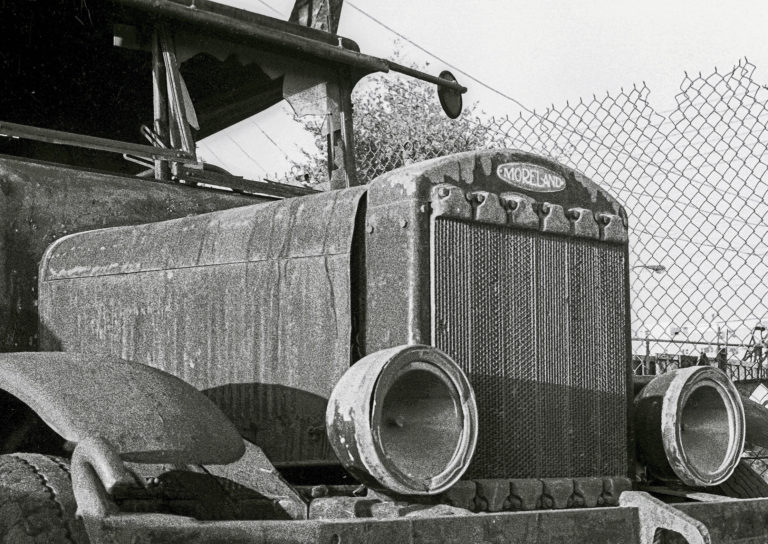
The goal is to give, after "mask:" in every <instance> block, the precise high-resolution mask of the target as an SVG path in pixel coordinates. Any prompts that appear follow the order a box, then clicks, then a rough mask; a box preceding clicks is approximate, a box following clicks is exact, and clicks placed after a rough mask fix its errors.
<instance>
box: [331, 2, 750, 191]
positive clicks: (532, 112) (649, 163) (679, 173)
mask: <svg viewBox="0 0 768 544" xmlns="http://www.w3.org/2000/svg"><path fill="white" fill-rule="evenodd" d="M346 5H349V6H351V7H352V8H353V9H355V10H357V11H358V12H360V13H361V14H363V15H364V16H366V17H368V18H369V19H371V20H372V21H373V22H375V23H376V24H378V25H379V26H381V27H383V28H385V29H386V30H388V31H389V32H391V33H392V34H394V35H395V36H398V37H399V38H401V39H403V40H405V41H407V42H408V43H409V44H411V45H412V46H413V47H415V48H416V49H418V50H419V51H422V52H424V53H426V54H427V55H429V56H431V57H432V58H434V59H436V60H438V61H440V62H442V63H444V64H446V65H447V66H450V67H451V68H453V69H454V70H455V71H457V72H459V73H462V74H464V75H465V76H466V77H468V78H469V79H471V80H472V81H474V82H475V83H477V84H479V85H481V86H483V87H485V88H486V89H488V90H490V91H492V92H494V93H496V94H497V95H499V96H501V97H502V98H505V99H507V100H509V101H510V102H513V103H514V104H516V105H517V106H519V107H520V108H521V109H522V110H523V111H525V112H527V113H528V114H530V115H533V116H534V117H537V118H539V119H540V120H542V121H545V122H547V123H551V124H552V125H553V126H555V127H556V128H559V129H560V130H565V131H568V132H570V133H572V134H576V135H577V136H579V137H581V138H582V139H584V140H586V141H589V142H593V143H597V144H598V145H599V146H602V147H604V148H606V149H609V150H611V151H613V152H614V153H617V154H623V155H626V156H627V157H629V158H630V159H632V160H634V161H636V162H638V163H644V164H646V165H647V166H655V167H656V168H658V169H659V170H660V171H662V172H665V173H667V174H673V173H674V174H677V176H678V177H685V173H684V172H682V171H680V170H679V169H678V168H675V167H673V168H671V169H666V168H663V167H661V166H660V165H658V164H657V163H655V162H654V161H653V160H650V161H648V160H645V159H643V158H642V157H635V156H634V155H632V154H631V153H629V152H627V151H626V150H624V149H619V150H617V149H616V148H614V147H613V146H612V145H610V144H607V143H605V142H603V141H602V140H600V139H597V138H593V137H590V136H587V135H585V134H583V133H581V132H579V131H578V130H576V129H573V128H571V127H570V126H563V125H560V124H558V123H556V122H555V121H553V120H551V119H547V118H546V117H544V116H542V115H541V114H539V113H536V111H535V110H531V109H530V108H528V107H527V106H525V105H524V104H523V103H522V102H520V101H519V100H517V99H516V98H514V97H512V96H510V95H508V94H506V93H504V92H502V91H500V90H498V89H496V88H494V87H492V86H490V85H488V84H487V83H484V82H483V81H480V80H479V79H477V78H476V77H474V76H473V75H471V74H469V73H467V72H465V71H464V70H462V69H461V68H458V67H457V66H455V65H454V64H452V63H450V62H448V61H447V60H445V59H444V58H442V57H439V56H438V55H435V54H434V53H432V52H431V51H429V50H428V49H426V48H424V47H422V46H421V45H419V44H417V43H416V42H414V41H413V40H411V39H410V38H408V37H407V36H405V35H404V34H401V33H400V32H398V31H397V30H395V29H394V28H392V27H391V26H389V25H387V24H386V23H384V22H382V21H380V20H379V19H377V18H376V17H374V16H373V15H371V14H370V13H368V12H367V11H365V10H364V9H362V8H360V7H358V6H357V5H355V4H354V3H353V2H350V1H349V0H347V3H346ZM686 179H687V178H686ZM689 181H690V182H692V183H696V184H698V185H708V186H711V187H712V188H713V189H715V190H716V191H718V192H721V193H723V194H733V193H732V192H729V191H728V190H722V189H720V188H718V187H716V186H715V185H713V184H711V183H709V182H706V181H698V180H694V179H690V180H689ZM747 200H751V199H747ZM755 202H757V200H755Z"/></svg>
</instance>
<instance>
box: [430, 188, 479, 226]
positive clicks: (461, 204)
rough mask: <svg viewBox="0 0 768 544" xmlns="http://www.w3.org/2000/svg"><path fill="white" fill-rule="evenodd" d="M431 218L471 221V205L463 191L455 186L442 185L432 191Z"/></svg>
mask: <svg viewBox="0 0 768 544" xmlns="http://www.w3.org/2000/svg"><path fill="white" fill-rule="evenodd" d="M431 200H432V210H433V212H432V216H433V217H440V216H446V217H451V218H454V219H471V218H472V205H471V204H470V203H469V201H468V200H467V198H466V196H464V191H462V190H461V189H460V188H459V187H456V186H455V185H450V184H448V183H442V184H440V185H437V186H435V187H434V188H433V189H432V199H431Z"/></svg>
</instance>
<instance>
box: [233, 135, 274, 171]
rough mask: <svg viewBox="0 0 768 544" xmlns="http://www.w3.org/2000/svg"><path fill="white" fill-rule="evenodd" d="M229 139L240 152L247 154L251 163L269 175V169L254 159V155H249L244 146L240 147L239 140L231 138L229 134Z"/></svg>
mask: <svg viewBox="0 0 768 544" xmlns="http://www.w3.org/2000/svg"><path fill="white" fill-rule="evenodd" d="M227 138H228V139H229V140H230V141H231V142H232V143H233V144H235V146H236V147H237V148H238V149H239V150H240V151H242V152H243V153H245V155H246V157H248V158H249V159H250V160H251V161H252V162H253V163H254V164H255V165H256V166H258V167H259V168H260V169H261V171H262V172H263V173H264V174H266V173H267V169H266V168H264V166H263V165H262V164H261V163H260V162H259V161H257V160H256V157H254V156H253V155H251V154H250V153H249V152H248V151H247V150H246V149H245V148H244V147H243V146H241V145H240V143H239V142H238V141H237V140H235V139H234V138H233V137H232V136H230V135H229V134H227Z"/></svg>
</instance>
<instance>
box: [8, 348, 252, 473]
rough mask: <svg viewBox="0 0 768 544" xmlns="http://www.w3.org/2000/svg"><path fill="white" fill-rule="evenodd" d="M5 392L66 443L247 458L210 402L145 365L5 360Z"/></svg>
mask: <svg viewBox="0 0 768 544" xmlns="http://www.w3.org/2000/svg"><path fill="white" fill-rule="evenodd" d="M0 389H3V390H5V391H7V392H9V393H11V394H12V395H14V396H15V397H17V398H18V399H20V400H22V401H23V402H25V403H26V404H28V405H29V406H30V407H31V408H32V409H33V410H34V411H35V412H36V413H37V414H38V415H39V416H40V417H41V418H42V419H43V420H44V421H45V422H46V423H48V425H50V426H51V428H52V429H53V430H55V431H56V432H58V433H59V434H60V435H61V436H62V437H64V438H65V439H67V440H70V441H72V442H75V443H78V442H81V441H82V440H84V439H86V438H89V437H100V438H103V439H106V440H108V441H109V442H110V443H111V444H112V445H113V446H114V447H115V448H116V450H117V452H118V453H119V454H121V457H122V458H123V459H125V460H130V461H139V462H146V463H153V462H165V463H180V464H209V463H215V464H224V463H231V462H233V461H236V460H237V459H239V458H240V457H241V456H242V455H243V453H244V452H245V447H244V445H243V440H242V438H240V436H239V435H238V433H237V430H236V429H235V428H234V426H233V425H232V423H231V422H230V421H228V420H227V418H226V417H225V416H224V414H222V413H221V412H220V411H219V410H218V409H217V408H216V407H215V406H214V405H213V404H212V403H211V401H210V400H208V399H207V398H206V397H205V396H204V395H202V394H200V393H199V392H198V391H196V390H195V389H194V388H193V387H191V386H190V385H188V384H186V383H184V382H183V381H182V380H179V379H178V378H175V377H174V376H171V375H169V374H166V373H164V372H158V371H157V370H155V369H153V368H150V367H148V366H146V365H140V364H135V363H130V362H128V361H124V360H121V359H117V358H114V357H99V356H94V355H87V354H81V353H73V354H70V353H40V352H35V353H8V354H0Z"/></svg>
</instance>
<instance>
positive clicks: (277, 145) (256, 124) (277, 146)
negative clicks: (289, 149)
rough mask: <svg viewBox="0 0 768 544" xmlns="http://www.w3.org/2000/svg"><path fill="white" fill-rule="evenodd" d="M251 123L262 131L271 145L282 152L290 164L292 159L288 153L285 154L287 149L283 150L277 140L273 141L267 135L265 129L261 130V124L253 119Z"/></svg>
mask: <svg viewBox="0 0 768 544" xmlns="http://www.w3.org/2000/svg"><path fill="white" fill-rule="evenodd" d="M251 123H253V125H254V126H255V127H256V128H257V129H259V131H260V132H261V133H262V134H263V135H264V137H265V138H266V139H267V140H269V141H270V143H271V144H272V145H273V146H275V147H276V148H278V149H279V150H280V152H281V153H282V154H283V156H284V157H285V158H286V159H288V162H291V157H290V155H288V153H286V152H285V149H283V148H282V147H281V146H280V144H278V143H277V142H276V141H275V140H273V139H272V136H270V135H269V134H267V132H266V131H265V130H264V129H263V128H261V127H260V126H259V124H258V123H257V122H256V121H254V120H253V119H251Z"/></svg>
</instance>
